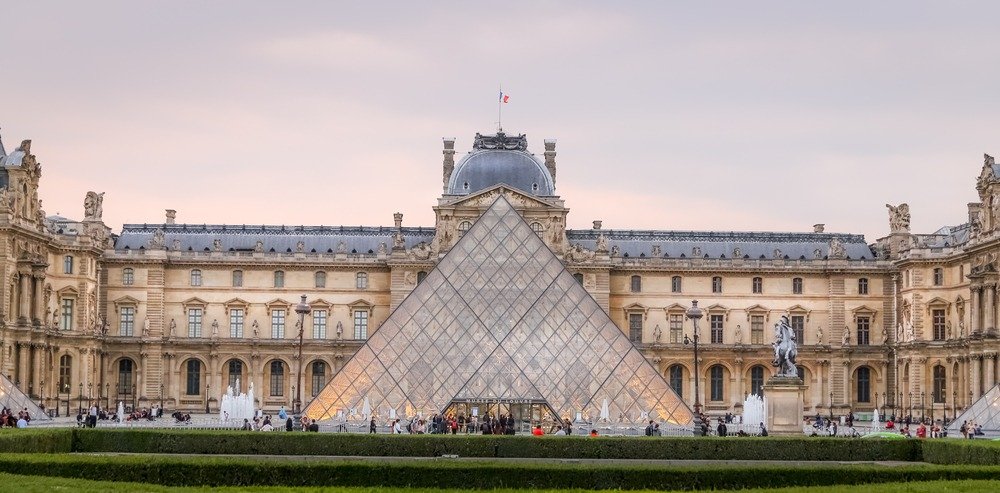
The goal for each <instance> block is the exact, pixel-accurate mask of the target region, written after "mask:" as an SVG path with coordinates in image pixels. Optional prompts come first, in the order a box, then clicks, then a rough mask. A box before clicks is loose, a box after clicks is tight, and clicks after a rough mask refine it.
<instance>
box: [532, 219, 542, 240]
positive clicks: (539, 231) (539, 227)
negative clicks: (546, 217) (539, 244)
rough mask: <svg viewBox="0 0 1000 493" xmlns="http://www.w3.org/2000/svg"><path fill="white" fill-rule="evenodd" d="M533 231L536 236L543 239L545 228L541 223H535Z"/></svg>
mask: <svg viewBox="0 0 1000 493" xmlns="http://www.w3.org/2000/svg"><path fill="white" fill-rule="evenodd" d="M531 230H532V231H534V232H535V234H536V235H538V236H539V237H541V236H542V232H544V231H545V228H544V227H543V226H542V223H540V222H533V223H531Z"/></svg>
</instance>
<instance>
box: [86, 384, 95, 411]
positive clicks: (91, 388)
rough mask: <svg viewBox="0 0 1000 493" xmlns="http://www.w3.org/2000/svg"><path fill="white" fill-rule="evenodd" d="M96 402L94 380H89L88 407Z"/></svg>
mask: <svg viewBox="0 0 1000 493" xmlns="http://www.w3.org/2000/svg"><path fill="white" fill-rule="evenodd" d="M93 402H94V382H87V407H90V406H92V405H93Z"/></svg>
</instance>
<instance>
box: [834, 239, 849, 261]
mask: <svg viewBox="0 0 1000 493" xmlns="http://www.w3.org/2000/svg"><path fill="white" fill-rule="evenodd" d="M846 256H847V250H846V249H845V248H844V242H843V241H841V240H840V238H834V239H832V240H830V258H844V257H846Z"/></svg>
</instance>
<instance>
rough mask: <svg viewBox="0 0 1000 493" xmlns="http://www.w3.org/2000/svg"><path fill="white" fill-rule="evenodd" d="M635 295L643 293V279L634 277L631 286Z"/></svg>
mask: <svg viewBox="0 0 1000 493" xmlns="http://www.w3.org/2000/svg"><path fill="white" fill-rule="evenodd" d="M630 288H631V291H632V292H633V293H641V292H642V277H639V276H632V285H631V286H630Z"/></svg>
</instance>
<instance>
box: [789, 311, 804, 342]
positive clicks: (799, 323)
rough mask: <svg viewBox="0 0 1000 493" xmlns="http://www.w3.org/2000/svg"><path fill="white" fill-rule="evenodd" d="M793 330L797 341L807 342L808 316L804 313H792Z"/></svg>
mask: <svg viewBox="0 0 1000 493" xmlns="http://www.w3.org/2000/svg"><path fill="white" fill-rule="evenodd" d="M791 324H792V332H793V333H794V334H795V343H796V344H798V345H800V346H801V345H803V344H805V343H806V330H805V329H806V317H804V316H802V315H792V317H791Z"/></svg>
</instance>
